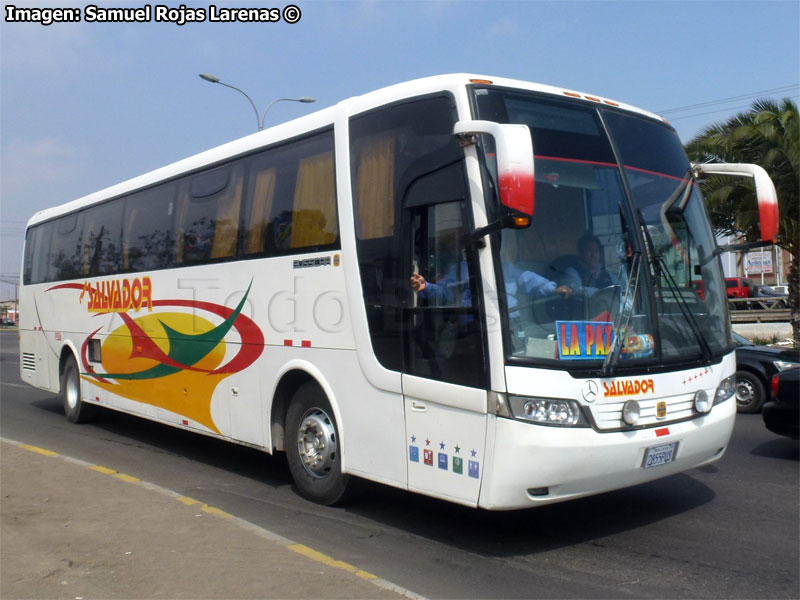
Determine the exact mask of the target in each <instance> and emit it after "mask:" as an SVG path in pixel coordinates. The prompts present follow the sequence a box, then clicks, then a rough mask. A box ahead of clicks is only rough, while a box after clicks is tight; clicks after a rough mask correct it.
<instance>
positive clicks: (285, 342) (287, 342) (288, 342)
mask: <svg viewBox="0 0 800 600" xmlns="http://www.w3.org/2000/svg"><path fill="white" fill-rule="evenodd" d="M283 345H284V346H292V345H293V344H292V340H283Z"/></svg>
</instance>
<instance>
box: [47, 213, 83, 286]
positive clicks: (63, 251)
mask: <svg viewBox="0 0 800 600" xmlns="http://www.w3.org/2000/svg"><path fill="white" fill-rule="evenodd" d="M82 222H83V213H82V212H79V213H72V214H69V215H66V216H64V217H60V218H59V219H58V220H56V222H55V230H56V231H55V235H54V236H53V241H52V242H51V247H50V272H49V273H48V277H47V279H48V280H49V281H58V280H61V279H76V278H78V277H80V276H81V263H82V261H81V252H82V244H81V237H82V233H83V231H82Z"/></svg>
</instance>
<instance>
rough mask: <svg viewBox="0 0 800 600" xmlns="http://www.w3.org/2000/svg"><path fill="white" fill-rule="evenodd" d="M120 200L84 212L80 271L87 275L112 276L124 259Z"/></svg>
mask: <svg viewBox="0 0 800 600" xmlns="http://www.w3.org/2000/svg"><path fill="white" fill-rule="evenodd" d="M120 203H121V201H119V200H114V201H112V202H107V203H105V204H100V205H98V206H93V207H91V208H89V209H87V210H86V211H85V215H84V219H83V228H84V231H83V244H84V246H83V252H82V257H81V258H82V265H81V271H82V274H83V275H84V276H89V277H97V276H100V275H111V274H113V273H117V272H118V271H119V269H120V261H121V259H122V255H121V248H122V240H121V237H120V236H121V235H122V210H120V209H121V204H120Z"/></svg>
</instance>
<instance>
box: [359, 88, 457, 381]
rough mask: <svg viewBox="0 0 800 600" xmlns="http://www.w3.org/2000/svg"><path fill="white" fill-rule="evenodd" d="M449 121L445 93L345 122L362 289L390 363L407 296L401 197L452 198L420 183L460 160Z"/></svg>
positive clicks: (376, 339) (398, 362)
mask: <svg viewBox="0 0 800 600" xmlns="http://www.w3.org/2000/svg"><path fill="white" fill-rule="evenodd" d="M454 120H455V107H454V103H453V100H452V98H450V97H447V96H441V97H437V98H428V99H424V100H416V101H410V102H405V103H402V104H397V105H395V106H390V107H387V108H383V109H380V110H376V111H372V112H370V113H367V114H365V115H362V116H357V117H354V118H353V119H352V120H351V122H350V144H351V145H350V161H351V162H350V172H351V178H352V189H353V203H354V206H353V209H354V216H355V228H356V246H357V249H358V263H359V268H360V272H361V287H362V290H363V294H364V304H365V306H366V309H367V318H368V321H369V328H370V335H371V338H372V346H373V350H374V352H375V356H376V357H377V359H378V360H379V361H380V362H381V364H383V365H384V366H385V367H386V368H389V369H394V370H400V369H401V368H402V363H403V356H402V343H401V333H402V327H401V321H402V306H403V302H404V301H405V300H406V299H407V298H408V294H409V282H408V278H409V276H410V269H411V259H410V257H409V258H407V259H406V260H401V256H402V255H403V253H404V252H405V253H407V252H408V248H409V247H410V245H411V242H410V240H403V239H402V238H401V231H400V225H401V223H402V222H403V217H402V213H403V211H402V207H403V203H404V202H406V201H407V196H409V195H410V190H411V191H414V190H417V191H419V192H420V193H416V191H415V192H414V197H415V202H416V203H424V202H425V201H426V198H427V201H428V202H431V203H434V202H444V201H447V200H452V199H453V196H452V195H451V194H450V193H449V192H448V191H447V190H446V189H444V188H443V187H442V186H437V185H426V184H425V181H433V180H436V181H439V179H440V178H441V177H440V176H439V175H438V173H440V172H441V171H443V170H444V171H447V170H448V169H446V167H447V166H448V165H453V164H454V163H456V162H457V161H459V160H461V159H462V158H463V151H462V150H461V148H460V147H459V145H458V142H457V140H456V139H455V137H454V136H453V122H454ZM459 169H460V167H459ZM459 174H460V176H461V181H462V188H463V173H461V171H459ZM426 176H428V177H426ZM455 179H458V176H456V177H455ZM452 180H453V179H451V181H452ZM434 189H438V192H434Z"/></svg>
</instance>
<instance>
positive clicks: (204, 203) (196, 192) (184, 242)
mask: <svg viewBox="0 0 800 600" xmlns="http://www.w3.org/2000/svg"><path fill="white" fill-rule="evenodd" d="M243 173H244V169H243V167H242V165H241V164H240V163H237V164H234V165H226V166H224V167H218V168H216V169H212V170H211V171H206V172H204V173H200V174H198V175H194V176H192V177H191V178H190V179H189V181H188V183H185V184H184V185H183V186H182V191H181V193H180V194H179V195H180V197H181V201H180V202H179V219H178V222H179V225H178V232H177V239H178V244H177V256H176V259H177V262H178V263H179V264H181V263H182V264H192V263H200V262H206V261H209V260H215V259H220V258H230V257H231V256H234V255H235V254H236V247H237V240H238V234H239V210H240V207H241V204H242V186H243V183H244V182H243Z"/></svg>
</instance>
